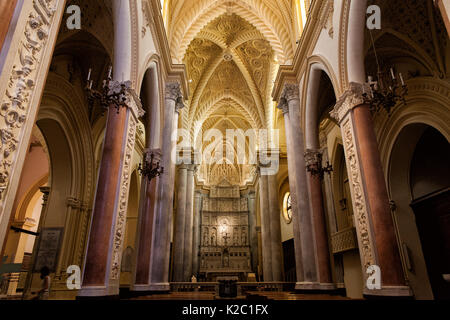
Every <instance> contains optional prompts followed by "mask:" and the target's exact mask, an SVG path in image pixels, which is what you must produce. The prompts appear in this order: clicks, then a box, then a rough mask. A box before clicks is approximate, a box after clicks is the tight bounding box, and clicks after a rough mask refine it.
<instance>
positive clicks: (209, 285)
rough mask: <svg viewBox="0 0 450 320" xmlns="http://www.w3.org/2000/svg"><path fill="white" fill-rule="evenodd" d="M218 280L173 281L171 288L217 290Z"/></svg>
mask: <svg viewBox="0 0 450 320" xmlns="http://www.w3.org/2000/svg"><path fill="white" fill-rule="evenodd" d="M218 288H219V283H218V282H171V283H170V290H171V291H173V292H191V291H209V292H217V291H218V290H219V289H218Z"/></svg>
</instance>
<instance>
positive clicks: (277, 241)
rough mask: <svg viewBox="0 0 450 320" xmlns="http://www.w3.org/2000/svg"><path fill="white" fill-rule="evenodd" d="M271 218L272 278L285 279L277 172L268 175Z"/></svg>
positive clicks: (276, 279)
mask: <svg viewBox="0 0 450 320" xmlns="http://www.w3.org/2000/svg"><path fill="white" fill-rule="evenodd" d="M267 184H268V199H269V220H270V236H271V238H270V242H271V243H270V245H271V250H272V279H273V281H282V280H283V254H282V248H281V225H280V206H279V203H278V201H279V200H278V181H277V176H276V175H275V174H271V175H268V176H267Z"/></svg>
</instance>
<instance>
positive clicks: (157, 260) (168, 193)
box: [148, 82, 183, 292]
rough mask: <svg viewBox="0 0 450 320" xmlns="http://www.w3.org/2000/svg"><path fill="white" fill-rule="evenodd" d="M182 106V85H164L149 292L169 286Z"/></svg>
mask: <svg viewBox="0 0 450 320" xmlns="http://www.w3.org/2000/svg"><path fill="white" fill-rule="evenodd" d="M181 108H183V96H182V95H181V89H180V84H179V83H178V82H170V83H168V84H167V85H166V88H165V112H164V128H163V142H162V150H163V157H162V166H163V167H164V173H163V174H162V175H161V177H160V187H159V188H158V190H157V200H156V202H157V209H156V216H155V222H154V224H155V226H154V228H153V230H154V232H153V242H152V256H151V263H150V278H151V283H150V285H149V286H148V290H149V291H158V292H165V291H169V290H170V286H169V255H170V228H171V220H172V218H171V217H172V214H173V189H174V174H175V161H176V158H175V146H176V134H175V133H176V130H177V128H178V116H179V112H180V110H181Z"/></svg>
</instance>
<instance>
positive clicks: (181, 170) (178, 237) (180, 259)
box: [173, 164, 187, 282]
mask: <svg viewBox="0 0 450 320" xmlns="http://www.w3.org/2000/svg"><path fill="white" fill-rule="evenodd" d="M186 184H187V165H185V164H181V165H180V166H179V167H178V181H177V212H176V215H175V232H174V241H173V281H174V282H183V281H184V249H185V243H184V240H185V234H184V233H185V220H186V191H187V189H186Z"/></svg>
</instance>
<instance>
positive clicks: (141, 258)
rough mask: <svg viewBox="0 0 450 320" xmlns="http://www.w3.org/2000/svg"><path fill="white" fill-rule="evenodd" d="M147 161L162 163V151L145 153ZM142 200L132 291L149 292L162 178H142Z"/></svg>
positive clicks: (155, 150) (147, 151)
mask: <svg viewBox="0 0 450 320" xmlns="http://www.w3.org/2000/svg"><path fill="white" fill-rule="evenodd" d="M145 154H146V159H150V155H151V154H153V156H154V158H153V161H154V163H157V162H161V157H162V153H161V150H160V149H153V150H152V149H148V150H146V151H145ZM163 174H164V173H163ZM142 180H143V181H142V189H141V199H140V202H139V223H138V230H137V235H136V253H137V254H136V264H135V268H134V270H133V273H134V274H133V278H134V281H133V285H132V286H131V290H132V291H148V290H149V284H150V261H151V255H152V247H151V246H152V242H151V241H149V239H152V235H153V226H154V219H155V210H156V195H157V191H158V189H159V188H158V187H159V185H160V177H155V178H153V179H152V180H150V181H149V180H148V178H147V177H142Z"/></svg>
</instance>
